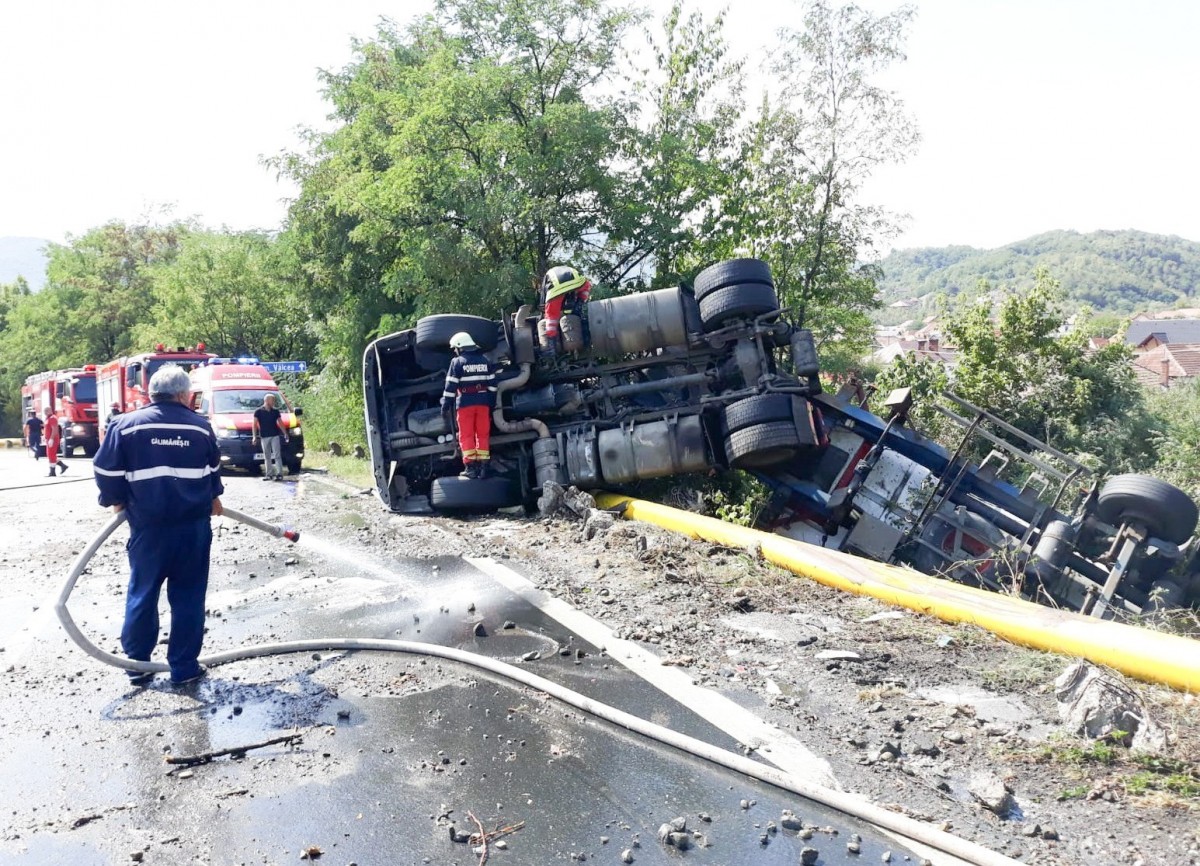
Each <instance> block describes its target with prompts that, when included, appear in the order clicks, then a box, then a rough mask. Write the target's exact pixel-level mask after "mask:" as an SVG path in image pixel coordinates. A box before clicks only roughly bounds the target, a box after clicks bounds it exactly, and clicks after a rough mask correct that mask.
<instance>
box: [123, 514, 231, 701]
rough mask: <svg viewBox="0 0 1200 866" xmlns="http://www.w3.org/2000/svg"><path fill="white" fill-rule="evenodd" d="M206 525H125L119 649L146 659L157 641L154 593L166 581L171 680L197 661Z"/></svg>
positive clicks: (191, 672) (208, 543)
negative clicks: (125, 559)
mask: <svg viewBox="0 0 1200 866" xmlns="http://www.w3.org/2000/svg"><path fill="white" fill-rule="evenodd" d="M211 548H212V524H211V522H210V520H209V518H208V517H205V518H203V519H202V520H188V521H184V522H182V523H175V524H169V525H157V526H147V527H141V528H138V529H131V531H130V534H129V542H128V543H127V544H126V545H125V549H126V551H128V553H129V591H128V593H127V594H126V596H125V625H124V627H123V628H122V629H121V647H122V648H123V649H124V650H125V655H127V656H128V657H129V658H131V659H134V660H136V661H150V654H151V653H152V652H153V651H154V645H155V644H156V643H157V642H158V596H159V591H160V590H161V589H162V585H163V581H166V583H167V602H168V604H170V606H171V634H170V638H169V640H168V641H167V664H169V665H170V666H171V679H173V680H185V679H188V678H189V677H193V676H195V675H196V674H198V673H199V672H200V665H199V664H198V663H197V661H196V660H197V659H198V658H199V657H200V646H201V644H202V643H203V642H204V596H205V593H206V592H207V591H208V556H209V551H210V550H211Z"/></svg>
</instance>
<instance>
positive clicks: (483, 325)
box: [415, 314, 500, 352]
mask: <svg viewBox="0 0 1200 866" xmlns="http://www.w3.org/2000/svg"><path fill="white" fill-rule="evenodd" d="M415 330H416V346H417V348H418V349H445V348H448V347H449V346H450V338H451V337H453V336H454V335H455V334H457V333H458V332H459V331H466V332H467V333H468V334H470V335H471V339H472V340H474V341H475V345H476V346H478V347H479V348H481V349H483V351H485V352H490V351H491V350H492V349H494V348H496V343H497V342H498V341H499V339H500V323H499V322H493V321H492V320H491V319H485V318H483V317H482V316H465V315H459V314H452V315H437V316H426V317H425V318H423V319H421V320H420V321H418V322H417V327H416V329H415Z"/></svg>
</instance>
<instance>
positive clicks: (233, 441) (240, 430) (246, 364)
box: [190, 358, 304, 475]
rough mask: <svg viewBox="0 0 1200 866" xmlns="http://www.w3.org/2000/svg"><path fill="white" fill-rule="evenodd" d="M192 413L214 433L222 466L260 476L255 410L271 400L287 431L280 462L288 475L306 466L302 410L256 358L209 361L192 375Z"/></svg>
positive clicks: (261, 462)
mask: <svg viewBox="0 0 1200 866" xmlns="http://www.w3.org/2000/svg"><path fill="white" fill-rule="evenodd" d="M190 375H191V379H192V408H193V409H195V410H196V411H197V412H199V413H200V414H201V415H203V416H204V417H205V418H207V419H208V421H209V423H210V424H212V428H213V432H214V433H216V434H217V446H218V447H219V448H220V451H221V465H222V466H241V467H243V468H245V469H248V470H250V471H251V472H252V473H254V474H258V473H259V472H261V471H262V465H263V452H262V448H261V446H260V444H259V443H255V442H254V410H255V409H258V408H260V407H261V406H262V405H263V398H264V397H266V396H267V395H268V394H274V395H275V407H276V408H277V409H278V410H279V411H280V414H281V416H282V418H283V423H284V424H285V425H286V426H287V428H288V441H287V442H285V443H284V444H283V463H284V465H285V466H286V467H287V470H288V472H289V473H291V474H292V475H295V474H297V473H298V472H299V471H300V466H301V464H302V463H303V461H304V431H303V429H302V428H301V426H300V416H301V415H302V414H303V410H302V409H301V408H300V407H299V406H292V405H291V404H290V403H289V402H288V400H287V398H286V397H285V396H284V395H283V393H282V392H281V391H280V390H279V386H278V385H277V384H275V380H274V379H273V378H271V374H270V372H268V370H267V369H266V368H265V367H263V366H262V365H261V364H260V363H259V361H258V359H257V358H210V359H208V360H207V361H205V362H204V363H203V364H201V365H198V366H197V367H196V369H194V370H192V372H191V374H190Z"/></svg>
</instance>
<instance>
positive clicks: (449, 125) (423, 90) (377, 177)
mask: <svg viewBox="0 0 1200 866" xmlns="http://www.w3.org/2000/svg"><path fill="white" fill-rule="evenodd" d="M637 20H638V15H637V14H635V13H633V12H631V11H629V10H627V9H625V8H623V7H619V6H613V5H611V4H607V3H604V2H602V0H579V2H575V0H441V2H439V3H438V4H437V6H436V11H435V13H434V14H433V15H431V16H427V17H425V18H423V19H421V20H419V21H418V22H417V23H415V24H413V25H412V26H410V27H409V28H407V29H406V30H405V31H398V30H396V29H395V28H394V27H392V26H385V27H383V28H382V29H381V30H380V32H379V33H378V34H377V36H376V37H375V39H373V40H371V41H369V42H365V43H361V44H359V45H357V46H356V51H357V54H358V57H357V59H356V61H355V62H354V63H352V64H351V65H350V66H348V67H347V68H346V69H344V70H342V71H341V72H340V73H336V74H329V75H327V76H326V77H325V85H326V94H327V96H328V97H329V99H330V100H331V101H332V102H333V104H334V108H335V116H336V117H337V119H338V120H340V121H341V124H342V125H341V126H340V128H338V129H337V130H335V131H334V132H332V133H331V134H328V135H314V136H313V137H312V146H311V148H310V152H309V153H308V154H307V155H291V156H286V157H284V158H282V159H280V160H278V161H277V163H276V164H277V165H278V166H279V167H280V168H281V170H282V171H284V172H285V173H286V174H288V175H290V176H291V177H293V178H294V179H296V180H297V181H299V182H300V184H301V186H302V193H301V197H300V199H299V200H298V201H297V202H296V204H295V205H294V206H293V208H292V209H291V216H290V228H291V230H292V231H293V232H294V233H295V234H296V235H297V249H298V251H299V252H300V253H301V255H302V256H303V258H304V263H305V267H306V271H307V273H308V275H309V283H308V292H307V297H308V298H309V299H310V301H311V302H312V307H313V308H314V312H315V313H316V314H317V315H318V317H329V318H331V319H332V321H331V323H330V327H328V328H327V329H326V330H325V331H324V333H323V335H322V336H323V341H325V342H326V343H327V344H328V348H329V352H327V354H342V355H344V354H346V353H349V354H351V355H352V356H354V357H357V355H358V354H360V353H361V349H362V347H363V345H364V344H365V343H366V341H367V339H369V337H370V336H371V335H372V333H373V332H374V330H375V329H376V328H379V327H381V325H382V326H388V325H392V324H395V323H398V322H407V321H411V319H412V318H413V317H415V316H417V315H421V314H425V313H431V312H443V311H446V310H459V311H462V312H474V313H483V314H488V315H495V314H496V313H497V312H498V310H499V309H500V308H501V307H502V306H505V305H508V304H510V303H511V298H512V296H513V295H514V294H516V295H517V296H519V297H522V298H529V297H531V296H532V293H533V291H534V288H535V285H536V282H537V279H538V278H540V276H541V275H542V274H543V273H544V272H545V270H546V269H547V267H548V266H549V265H550V264H551V263H552V260H554V259H557V258H562V257H574V256H583V257H584V258H585V259H586V258H587V252H588V250H589V249H591V247H592V246H594V244H595V236H596V232H597V228H598V226H600V225H601V223H602V220H603V218H604V217H605V216H606V215H607V214H610V213H612V211H613V210H614V196H615V195H616V193H617V191H618V183H617V179H616V169H615V168H614V164H615V162H616V159H617V155H618V142H619V141H621V140H622V137H623V136H622V133H621V131H620V128H621V126H622V125H623V124H624V122H625V121H624V116H625V114H626V113H627V110H626V109H627V106H626V102H625V100H624V99H623V98H622V97H619V96H616V95H612V94H611V93H610V92H606V91H604V90H603V89H602V86H601V85H603V84H604V83H606V82H608V81H609V80H611V79H612V77H613V75H614V70H615V69H616V67H617V62H618V58H619V56H620V50H619V49H620V44H621V40H622V38H623V36H624V35H625V33H626V31H627V30H628V28H629V27H630V25H631V24H632V23H633V22H635V21H637ZM614 130H615V132H614ZM586 263H587V262H586V261H585V264H586ZM372 320H374V321H372Z"/></svg>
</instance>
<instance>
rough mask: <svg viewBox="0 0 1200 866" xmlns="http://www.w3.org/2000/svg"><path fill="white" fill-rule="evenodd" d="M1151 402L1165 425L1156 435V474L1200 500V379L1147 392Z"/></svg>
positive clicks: (1157, 416) (1149, 403) (1151, 405)
mask: <svg viewBox="0 0 1200 866" xmlns="http://www.w3.org/2000/svg"><path fill="white" fill-rule="evenodd" d="M1147 403H1148V405H1149V409H1150V413H1151V415H1152V416H1153V417H1155V418H1157V419H1159V422H1160V425H1161V426H1160V427H1159V428H1158V429H1157V430H1155V431H1154V434H1153V435H1154V439H1155V443H1154V444H1155V445H1157V447H1158V454H1159V460H1158V464H1157V466H1156V467H1155V469H1154V472H1155V474H1156V475H1159V476H1161V477H1162V478H1164V479H1166V480H1168V481H1170V482H1171V483H1173V484H1175V485H1176V486H1178V487H1180V488H1182V489H1183V490H1186V491H1187V492H1188V493H1190V494H1191V496H1192V498H1193V499H1195V500H1197V501H1200V423H1197V419H1200V379H1192V380H1191V381H1190V382H1185V383H1183V384H1180V385H1177V386H1175V387H1173V388H1171V389H1170V390H1167V391H1160V390H1157V389H1156V390H1154V391H1150V392H1147Z"/></svg>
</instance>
